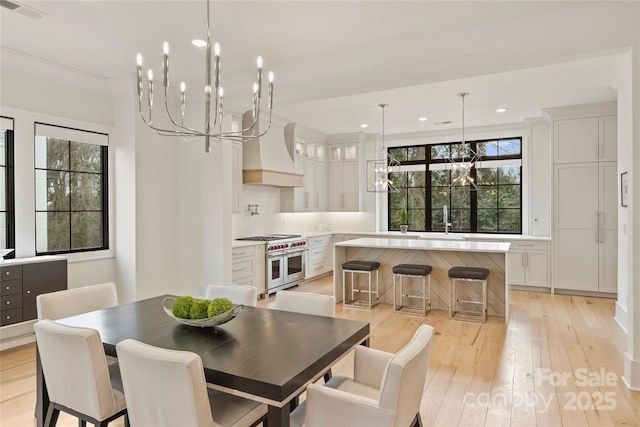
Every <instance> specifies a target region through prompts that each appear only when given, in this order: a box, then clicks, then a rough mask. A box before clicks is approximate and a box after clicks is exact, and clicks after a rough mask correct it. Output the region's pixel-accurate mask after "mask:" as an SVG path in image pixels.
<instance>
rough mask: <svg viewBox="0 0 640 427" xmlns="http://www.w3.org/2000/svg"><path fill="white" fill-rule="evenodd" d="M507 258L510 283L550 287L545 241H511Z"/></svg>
mask: <svg viewBox="0 0 640 427" xmlns="http://www.w3.org/2000/svg"><path fill="white" fill-rule="evenodd" d="M507 260H508V263H509V284H510V285H519V286H536V287H540V288H550V287H551V283H550V281H549V244H548V243H547V242H540V241H528V240H527V241H524V240H523V241H518V242H511V248H510V249H509V253H508V254H507Z"/></svg>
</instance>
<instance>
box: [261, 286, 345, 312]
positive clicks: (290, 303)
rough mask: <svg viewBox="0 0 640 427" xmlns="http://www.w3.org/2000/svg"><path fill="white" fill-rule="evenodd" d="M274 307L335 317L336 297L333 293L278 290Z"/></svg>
mask: <svg viewBox="0 0 640 427" xmlns="http://www.w3.org/2000/svg"><path fill="white" fill-rule="evenodd" d="M273 308H275V309H276V310H284V311H293V312H296V313H305V314H314V315H316V316H327V317H335V315H336V299H335V298H334V297H333V296H332V295H323V294H312V293H310V292H297V291H278V292H276V301H275V303H274V306H273Z"/></svg>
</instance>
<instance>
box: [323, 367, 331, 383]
mask: <svg viewBox="0 0 640 427" xmlns="http://www.w3.org/2000/svg"><path fill="white" fill-rule="evenodd" d="M332 377H333V374H332V373H331V369H329V370H328V371H327V372H325V373H324V382H325V384H326V383H328V382H329V380H330V379H331V378H332Z"/></svg>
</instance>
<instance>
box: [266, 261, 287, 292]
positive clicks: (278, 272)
mask: <svg viewBox="0 0 640 427" xmlns="http://www.w3.org/2000/svg"><path fill="white" fill-rule="evenodd" d="M283 283H284V257H283V256H282V255H270V256H269V258H268V259H267V289H268V290H271V289H273V288H277V287H278V286H282V284H283Z"/></svg>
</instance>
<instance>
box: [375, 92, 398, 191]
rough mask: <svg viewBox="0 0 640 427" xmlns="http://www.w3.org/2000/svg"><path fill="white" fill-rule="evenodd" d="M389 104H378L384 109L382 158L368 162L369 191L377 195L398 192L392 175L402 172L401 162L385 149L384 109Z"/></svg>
mask: <svg viewBox="0 0 640 427" xmlns="http://www.w3.org/2000/svg"><path fill="white" fill-rule="evenodd" d="M388 106H389V104H378V107H380V108H382V148H381V149H380V156H379V158H378V156H376V159H375V160H367V171H368V173H367V175H368V176H369V178H368V179H367V181H368V183H367V191H369V192H376V193H387V192H397V191H398V189H397V188H396V187H395V186H394V185H393V181H392V180H391V174H393V173H397V172H399V171H400V162H399V161H398V160H396V159H395V158H394V157H393V156H392V155H391V154H389V153H388V152H387V150H386V149H385V147H384V109H385V108H387V107H388Z"/></svg>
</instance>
